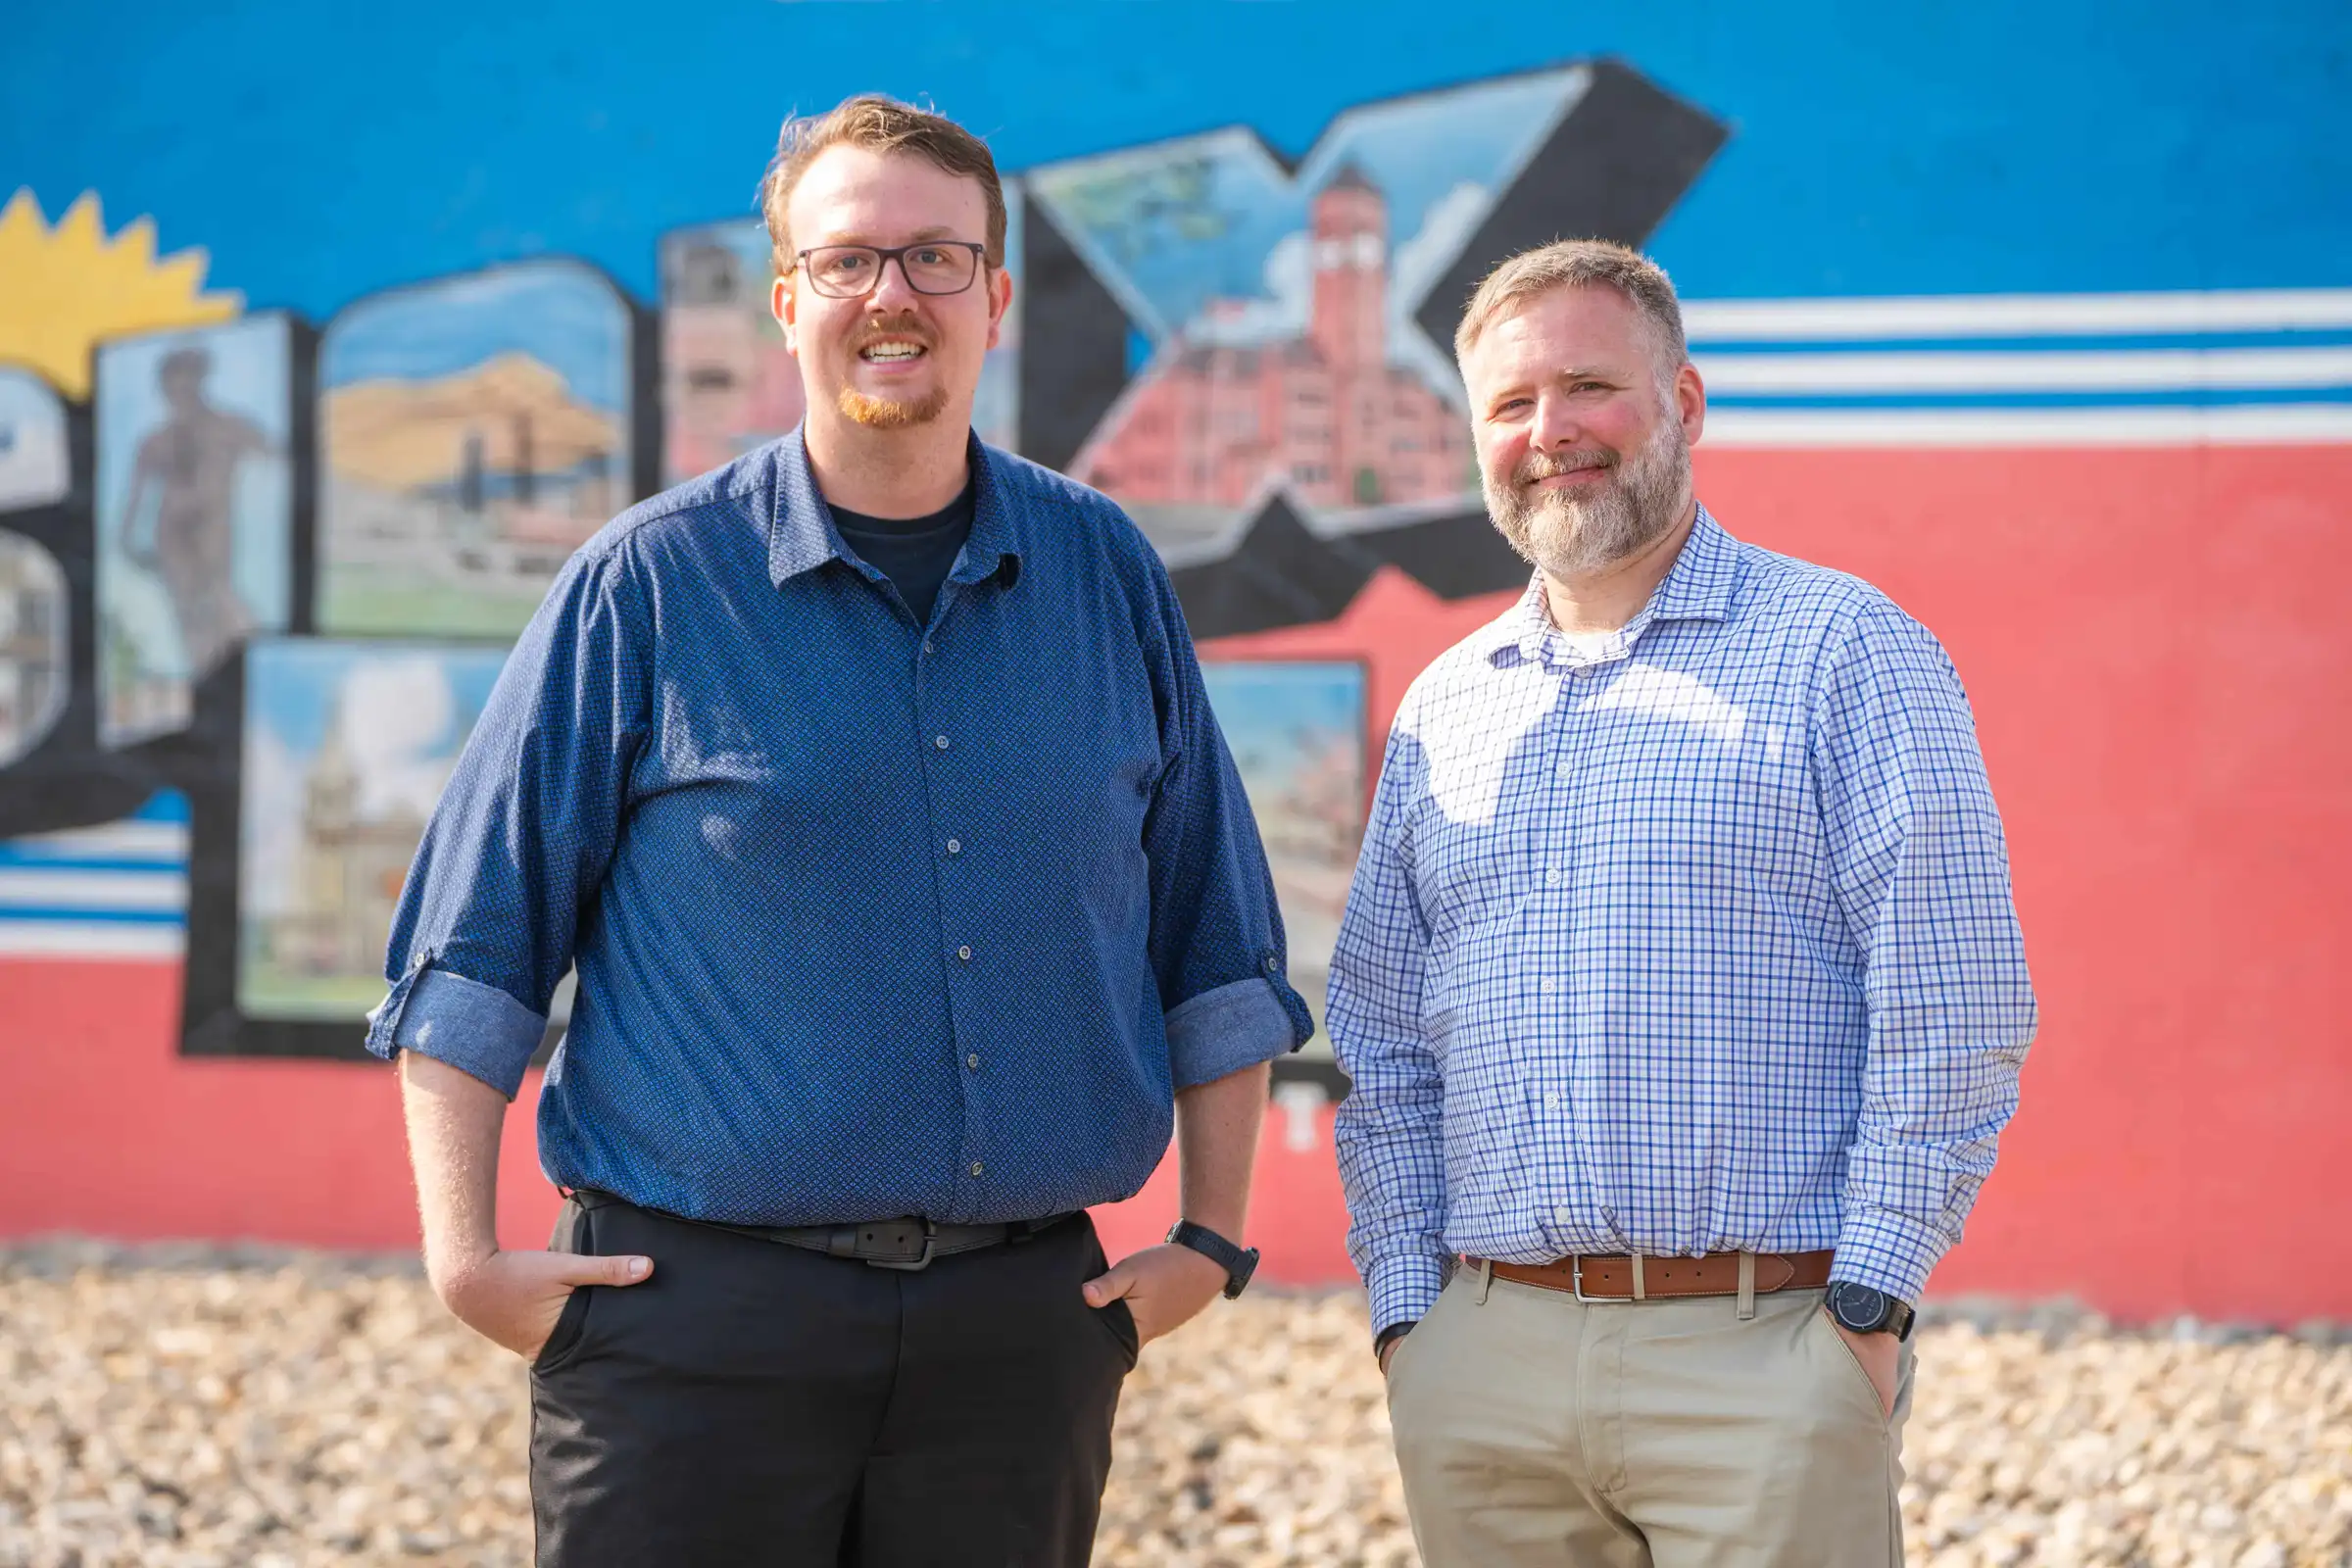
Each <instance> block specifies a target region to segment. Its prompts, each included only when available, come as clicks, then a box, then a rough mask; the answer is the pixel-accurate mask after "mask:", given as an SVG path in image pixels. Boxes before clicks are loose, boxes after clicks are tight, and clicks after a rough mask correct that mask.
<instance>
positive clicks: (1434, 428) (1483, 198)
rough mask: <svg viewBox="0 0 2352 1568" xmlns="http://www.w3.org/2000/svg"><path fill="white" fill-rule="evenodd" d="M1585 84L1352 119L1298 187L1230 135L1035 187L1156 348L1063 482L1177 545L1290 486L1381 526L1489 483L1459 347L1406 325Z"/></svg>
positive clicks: (1117, 160)
mask: <svg viewBox="0 0 2352 1568" xmlns="http://www.w3.org/2000/svg"><path fill="white" fill-rule="evenodd" d="M1589 80H1590V75H1589V73H1587V72H1586V71H1584V70H1583V69H1581V68H1572V69H1568V70H1562V71H1552V72H1544V73H1536V74H1531V75H1526V76H1518V77H1512V78H1507V79H1504V80H1501V81H1496V82H1489V83H1484V84H1481V85H1477V86H1471V87H1463V88H1459V89H1454V90H1450V91H1446V92H1437V93H1429V94H1425V95H1422V96H1418V97H1413V98H1405V99H1398V100H1395V101H1392V102H1389V103H1384V104H1378V105H1374V106H1372V107H1369V108H1365V109H1360V110H1354V111H1351V112H1349V113H1348V114H1345V115H1343V116H1341V117H1340V118H1339V119H1338V120H1336V121H1334V122H1333V123H1332V126H1331V128H1330V130H1329V131H1328V132H1327V133H1326V134H1325V135H1324V137H1323V138H1322V140H1320V141H1319V142H1317V143H1316V145H1315V147H1314V149H1313V151H1312V152H1311V153H1310V154H1309V155H1308V156H1307V157H1306V159H1305V160H1304V161H1303V162H1302V163H1301V164H1300V165H1299V169H1298V171H1297V172H1296V173H1293V172H1290V171H1287V170H1285V169H1284V168H1283V167H1282V165H1281V164H1280V163H1279V162H1277V161H1276V159H1275V158H1274V156H1273V154H1272V153H1271V152H1269V151H1268V150H1267V148H1266V146H1265V144H1264V143H1263V142H1261V141H1259V140H1258V139H1257V138H1256V137H1255V136H1253V135H1251V134H1250V133H1249V132H1247V131H1243V130H1222V131H1214V132H1211V133H1208V134H1206V135H1201V136H1193V137H1187V138H1184V139H1182V140H1178V141H1172V142H1161V143H1156V144H1154V145H1152V146H1148V147H1143V148H1139V149H1135V150H1131V151H1126V152H1119V153H1112V154H1108V155H1106V156H1103V157H1100V158H1091V159H1084V160H1080V161H1077V162H1073V163H1066V164H1058V165H1054V166H1052V167H1050V168H1047V169H1045V170H1042V171H1040V172H1036V173H1034V174H1032V175H1031V176H1029V181H1028V184H1029V191H1030V199H1031V200H1033V201H1037V202H1039V203H1041V204H1043V205H1044V206H1045V208H1046V209H1047V210H1048V211H1050V212H1051V214H1052V215H1053V217H1054V219H1055V221H1056V222H1057V224H1058V226H1060V228H1061V229H1062V231H1063V232H1064V233H1066V234H1068V235H1069V236H1070V240H1071V243H1072V244H1073V245H1075V246H1076V247H1077V248H1078V249H1079V251H1080V252H1081V254H1082V255H1083V256H1084V257H1085V258H1086V260H1087V262H1088V264H1089V266H1090V267H1091V268H1092V269H1093V270H1094V271H1095V272H1096V274H1097V275H1098V276H1100V277H1102V278H1103V280H1104V282H1105V284H1106V285H1107V286H1108V287H1109V288H1110V289H1111V291H1112V293H1113V295H1114V296H1115V297H1117V299H1118V300H1119V303H1120V305H1121V306H1122V307H1123V308H1124V309H1125V311H1126V312H1127V315H1128V317H1129V319H1130V320H1131V321H1133V322H1134V323H1136V325H1137V327H1138V329H1139V330H1140V332H1141V333H1142V334H1143V336H1144V338H1145V339H1146V340H1147V342H1148V346H1149V358H1148V361H1147V363H1146V364H1145V365H1144V366H1143V367H1142V368H1140V370H1139V371H1138V373H1137V374H1136V376H1135V378H1134V379H1133V381H1132V382H1131V383H1130V384H1129V386H1128V389H1127V391H1126V392H1125V394H1124V395H1123V396H1122V397H1121V398H1120V399H1119V401H1118V402H1117V403H1116V404H1115V405H1114V406H1113V407H1112V408H1111V410H1110V412H1109V413H1108V414H1107V415H1105V416H1104V417H1103V421H1102V423H1101V424H1100V425H1099V426H1098V427H1097V429H1096V431H1095V433H1094V435H1093V437H1092V438H1091V439H1090V440H1089V441H1088V442H1087V443H1086V445H1085V447H1084V448H1083V449H1082V450H1081V451H1080V453H1079V455H1078V457H1077V459H1076V461H1075V462H1074V463H1073V464H1072V465H1071V469H1070V471H1071V472H1072V473H1074V474H1075V475H1077V476H1078V477H1079V478H1082V479H1084V480H1086V481H1087V482H1089V483H1091V484H1093V485H1095V486H1097V487H1098V488H1100V489H1102V490H1104V491H1106V492H1107V493H1108V494H1110V495H1112V496H1114V497H1116V498H1117V499H1118V500H1119V501H1120V502H1121V503H1123V504H1124V505H1125V506H1126V507H1127V509H1128V511H1129V512H1130V513H1131V514H1132V515H1134V516H1135V518H1136V521H1137V522H1138V523H1140V524H1141V525H1142V526H1143V527H1144V530H1145V531H1146V532H1147V533H1148V534H1150V535H1151V536H1152V539H1153V541H1154V542H1155V543H1158V544H1160V545H1161V547H1162V548H1163V549H1166V548H1172V547H1178V548H1180V547H1183V546H1186V545H1190V544H1196V543H1201V542H1204V541H1207V540H1211V539H1214V538H1217V537H1218V536H1220V535H1222V534H1224V533H1226V532H1228V531H1229V530H1232V529H1234V528H1237V527H1239V526H1240V525H1241V524H1242V523H1243V522H1245V521H1246V520H1247V517H1248V515H1249V514H1250V512H1252V511H1254V509H1255V506H1256V504H1257V502H1258V501H1259V500H1260V499H1261V498H1262V497H1263V496H1264V494H1265V493H1266V492H1268V491H1269V490H1273V489H1277V488H1279V489H1282V490H1285V491H1287V492H1288V493H1289V494H1290V496H1291V498H1292V500H1293V501H1294V503H1296V504H1297V505H1298V506H1299V508H1300V509H1301V511H1303V512H1305V513H1307V514H1309V515H1325V516H1334V515H1339V516H1345V517H1347V518H1348V520H1349V521H1351V522H1367V523H1369V522H1377V521H1380V520H1383V519H1384V518H1385V517H1388V516H1392V515H1398V514H1399V513H1406V512H1410V511H1411V510H1412V509H1415V508H1422V507H1426V506H1428V505H1429V504H1431V503H1442V504H1445V505H1447V506H1451V505H1454V504H1456V503H1457V502H1458V500H1459V498H1460V497H1462V496H1463V495H1464V494H1468V493H1475V492H1476V490H1477V487H1478V480H1477V473H1476V469H1475V466H1474V464H1473V460H1472V457H1471V453H1470V444H1469V433H1468V424H1467V415H1466V410H1465V408H1464V406H1463V401H1462V390H1461V382H1460V378H1459V377H1458V376H1457V375H1456V374H1455V372H1454V368H1453V361H1452V346H1451V345H1450V344H1439V343H1433V342H1431V341H1430V340H1429V337H1428V335H1427V334H1426V333H1425V332H1424V331H1423V330H1422V329H1421V327H1420V326H1419V324H1418V323H1417V322H1416V321H1415V320H1414V319H1413V313H1414V312H1415V310H1417V309H1418V307H1419V306H1420V304H1421V302H1422V299H1423V298H1424V296H1425V295H1426V294H1427V293H1428V291H1429V289H1430V288H1431V287H1432V286H1433V285H1434V284H1435V283H1436V281H1437V280H1438V278H1439V276H1440V275H1442V273H1443V272H1444V271H1445V270H1446V267H1447V266H1448V265H1449V264H1450V263H1451V262H1452V260H1453V258H1454V256H1455V254H1456V253H1457V252H1458V251H1459V249H1460V247H1461V244H1462V242H1463V241H1464V239H1465V238H1466V237H1467V236H1468V235H1469V234H1471V233H1472V232H1474V231H1475V230H1476V229H1477V227H1478V225H1479V224H1480V223H1481V222H1482V221H1484V220H1485V218H1486V217H1487V215H1488V213H1489V211H1490V210H1491V209H1492V207H1493V206H1494V203H1495V199H1496V197H1497V196H1498V195H1499V193H1500V192H1501V191H1503V190H1504V189H1506V188H1507V187H1508V186H1509V184H1510V183H1511V181H1512V179H1513V178H1514V177H1515V176H1516V175H1517V173H1518V172H1519V170H1520V169H1521V168H1522V167H1523V166H1524V165H1525V163H1526V161H1527V160H1528V159H1529V158H1530V157H1532V156H1533V155H1534V153H1535V152H1536V150H1537V149H1538V148H1540V147H1541V146H1542V145H1543V144H1544V140H1545V138H1546V137H1547V136H1548V135H1549V134H1550V133H1551V130H1552V128H1553V127H1554V126H1555V125H1556V124H1557V123H1559V121H1560V119H1561V117H1563V116H1564V115H1565V114H1567V113H1568V111H1569V110H1570V109H1572V108H1573V107H1574V106H1575V104H1576V102H1577V100H1578V99H1579V98H1580V97H1581V96H1582V94H1583V93H1584V91H1585V88H1586V86H1587V84H1588V82H1589ZM1367 514H1368V515H1367Z"/></svg>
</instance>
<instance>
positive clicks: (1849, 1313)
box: [1825, 1280, 1916, 1340]
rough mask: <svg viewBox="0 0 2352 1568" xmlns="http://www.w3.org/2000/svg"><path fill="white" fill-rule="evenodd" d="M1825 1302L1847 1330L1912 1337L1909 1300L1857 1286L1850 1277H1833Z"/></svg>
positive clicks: (1841, 1326)
mask: <svg viewBox="0 0 2352 1568" xmlns="http://www.w3.org/2000/svg"><path fill="white" fill-rule="evenodd" d="M1825 1304H1827V1305H1828V1307H1829V1309H1830V1316H1831V1317H1833V1318H1835V1319H1837V1321H1838V1327H1839V1328H1842V1329H1845V1330H1847V1331H1848V1332H1850V1333H1854V1334H1891V1335H1893V1336H1894V1337H1895V1338H1896V1339H1898V1340H1907V1339H1909V1338H1910V1337H1911V1323H1912V1319H1913V1317H1914V1316H1915V1315H1916V1314H1914V1313H1913V1312H1912V1310H1911V1303H1910V1302H1908V1301H1905V1300H1900V1299H1897V1298H1895V1297H1891V1296H1888V1295H1887V1293H1886V1292H1885V1291H1881V1290H1874V1289H1873V1288H1871V1287H1870V1286H1868V1285H1856V1284H1855V1283H1854V1282H1853V1281H1852V1280H1832V1281H1830V1293H1829V1297H1828V1299H1827V1301H1826V1303H1825Z"/></svg>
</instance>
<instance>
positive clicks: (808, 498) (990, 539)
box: [767, 425, 1021, 588]
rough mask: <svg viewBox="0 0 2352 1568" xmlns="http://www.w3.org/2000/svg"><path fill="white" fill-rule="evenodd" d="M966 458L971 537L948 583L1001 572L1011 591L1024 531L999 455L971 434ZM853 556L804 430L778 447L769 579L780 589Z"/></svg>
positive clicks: (799, 429)
mask: <svg viewBox="0 0 2352 1568" xmlns="http://www.w3.org/2000/svg"><path fill="white" fill-rule="evenodd" d="M964 439H965V440H966V441H967V442H968V443H969V445H968V447H967V448H966V459H967V461H968V462H969V463H970V465H971V470H972V487H973V494H972V532H971V537H970V538H969V539H967V540H965V541H964V546H963V553H962V554H961V555H959V556H958V557H956V569H955V570H954V571H952V572H950V573H949V574H948V581H950V582H953V583H962V584H965V585H969V584H972V583H976V582H985V581H987V580H988V579H989V578H990V577H992V576H995V575H996V574H997V573H999V572H1003V573H1004V574H1005V584H1006V586H1008V587H1009V586H1010V585H1011V584H1012V583H1013V582H1014V581H1015V580H1017V579H1018V577H1019V576H1020V570H1021V548H1020V537H1019V528H1018V525H1017V524H1016V523H1015V521H1014V518H1013V515H1012V513H1011V510H1010V509H1009V508H1008V507H1006V506H1005V482H1004V478H1003V476H1002V474H1001V473H1000V472H999V471H998V469H997V467H996V454H994V453H993V452H991V451H990V450H989V448H988V446H987V444H986V443H985V442H983V441H982V440H981V439H980V438H979V437H978V436H977V435H966V436H965V438H964ZM848 555H849V547H848V546H847V545H845V544H843V543H842V539H841V530H840V529H838V528H836V527H835V526H834V525H833V510H832V509H831V508H830V507H828V506H826V505H825V498H824V496H823V494H822V493H821V492H819V491H818V489H817V488H816V475H815V474H814V473H812V472H811V471H809V448H808V445H807V443H806V442H805V441H804V440H803V438H802V427H801V426H799V425H795V426H794V427H793V429H792V433H791V434H789V435H787V436H785V437H784V438H783V439H782V440H781V441H778V442H777V443H776V450H775V510H774V514H773V515H772V516H770V518H769V519H768V527H767V575H768V580H769V581H771V582H773V583H774V584H775V585H776V586H777V587H779V588H781V587H783V586H784V584H785V583H786V582H788V581H790V580H791V579H792V578H794V577H797V576H799V575H801V574H802V573H803V572H805V571H812V570H814V569H815V568H816V567H818V566H821V565H823V564H825V563H826V562H828V561H840V560H844V559H845V558H847V557H848Z"/></svg>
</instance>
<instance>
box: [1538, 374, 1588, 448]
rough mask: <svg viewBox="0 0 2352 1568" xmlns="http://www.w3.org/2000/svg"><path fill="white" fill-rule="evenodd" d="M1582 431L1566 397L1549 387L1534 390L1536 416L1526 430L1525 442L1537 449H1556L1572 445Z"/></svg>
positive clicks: (1581, 426) (1582, 434)
mask: <svg viewBox="0 0 2352 1568" xmlns="http://www.w3.org/2000/svg"><path fill="white" fill-rule="evenodd" d="M1584 433H1585V432H1584V426H1583V425H1582V424H1581V423H1579V422H1578V420H1577V417H1576V411H1575V410H1574V409H1573V408H1571V407H1570V406H1569V402H1568V399H1566V398H1565V397H1562V396H1561V395H1560V394H1559V393H1557V392H1554V391H1551V390H1550V389H1548V388H1546V389H1545V390H1544V391H1543V392H1541V393H1538V394H1537V396H1536V417H1535V419H1534V420H1533V421H1532V422H1531V423H1530V424H1529V426H1528V431H1527V441H1528V445H1530V446H1532V447H1534V448H1535V449H1536V450H1537V451H1539V452H1559V451H1563V450H1565V449H1567V448H1569V447H1573V446H1575V445H1576V444H1577V442H1578V441H1579V440H1580V439H1582V438H1583V436H1584Z"/></svg>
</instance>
